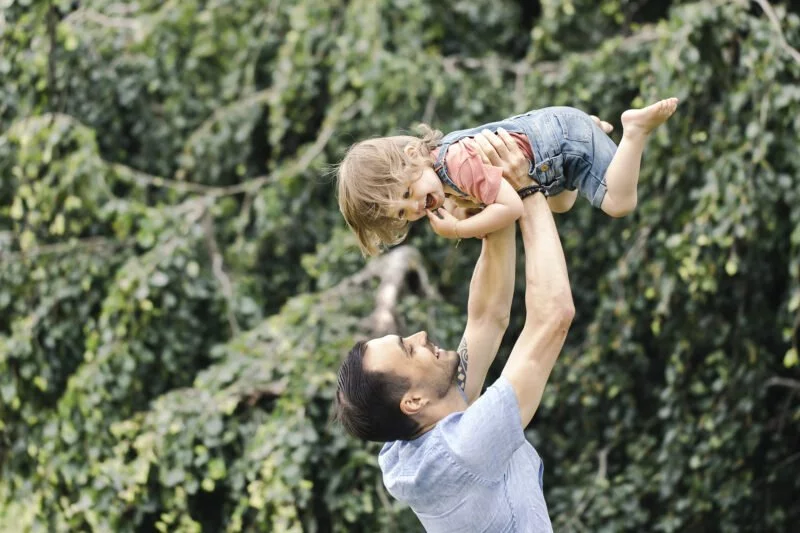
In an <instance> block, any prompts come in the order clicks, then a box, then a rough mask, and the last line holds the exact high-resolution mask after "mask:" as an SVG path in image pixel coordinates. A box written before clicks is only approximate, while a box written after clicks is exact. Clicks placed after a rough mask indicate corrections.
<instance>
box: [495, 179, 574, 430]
mask: <svg viewBox="0 0 800 533" xmlns="http://www.w3.org/2000/svg"><path fill="white" fill-rule="evenodd" d="M519 225H520V231H521V232H522V242H523V244H524V247H525V308H526V315H525V326H524V327H523V328H522V333H520V336H519V338H518V339H517V342H516V343H515V344H514V348H513V349H512V350H511V355H509V357H508V362H507V363H506V366H505V367H504V368H503V373H502V376H503V377H504V378H506V379H507V380H508V381H509V382H510V383H511V386H512V387H513V389H514V392H515V393H516V396H517V402H518V403H519V410H520V418H521V420H522V427H525V426H527V425H528V423H529V422H530V421H531V419H532V418H533V415H534V414H535V413H536V409H537V408H538V407H539V403H540V402H541V399H542V393H543V392H544V388H545V385H546V384H547V379H548V378H549V377H550V372H551V371H552V370H553V366H554V365H555V362H556V359H557V358H558V354H559V353H560V352H561V348H562V347H563V346H564V340H565V339H566V338H567V331H568V330H569V326H570V324H571V323H572V318H573V317H574V316H575V305H574V304H573V302H572V291H571V290H570V286H569V278H568V276H567V265H566V261H565V260H564V251H563V250H562V248H561V241H560V240H559V238H558V232H557V231H556V225H555V222H554V221H553V215H552V213H551V212H550V208H549V207H548V205H547V200H546V199H545V197H544V195H542V194H541V193H538V192H537V193H534V194H533V195H531V196H528V197H527V198H525V199H524V200H523V212H522V217H521V218H520V221H519Z"/></svg>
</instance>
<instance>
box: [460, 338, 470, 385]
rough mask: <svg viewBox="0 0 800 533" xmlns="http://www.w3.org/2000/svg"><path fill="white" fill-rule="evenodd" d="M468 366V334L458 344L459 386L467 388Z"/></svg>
mask: <svg viewBox="0 0 800 533" xmlns="http://www.w3.org/2000/svg"><path fill="white" fill-rule="evenodd" d="M467 366H469V354H468V353H467V336H466V335H464V336H463V337H461V342H460V343H459V345H458V381H457V383H458V386H459V387H461V390H465V388H466V386H467Z"/></svg>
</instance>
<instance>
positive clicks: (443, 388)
mask: <svg viewBox="0 0 800 533" xmlns="http://www.w3.org/2000/svg"><path fill="white" fill-rule="evenodd" d="M458 366H459V359H458V357H454V358H453V368H452V369H451V371H450V374H449V375H445V376H442V380H441V381H440V382H438V383H436V385H435V389H436V394H437V396H438V397H439V399H442V398H444V397H445V396H447V393H448V392H450V389H451V388H453V385H456V384H457V383H458ZM456 386H457V385H456Z"/></svg>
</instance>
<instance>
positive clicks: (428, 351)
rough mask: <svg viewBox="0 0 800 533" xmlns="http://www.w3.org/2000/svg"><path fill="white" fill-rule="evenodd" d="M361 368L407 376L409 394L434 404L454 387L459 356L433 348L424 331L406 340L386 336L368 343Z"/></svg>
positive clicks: (396, 336) (436, 347)
mask: <svg viewBox="0 0 800 533" xmlns="http://www.w3.org/2000/svg"><path fill="white" fill-rule="evenodd" d="M364 368H365V370H368V371H370V372H386V373H389V372H391V373H393V374H396V375H399V376H402V377H406V378H408V380H409V382H410V384H411V386H410V387H409V393H411V394H417V395H420V396H422V397H424V398H426V399H428V400H431V401H436V400H439V399H441V398H443V397H444V396H445V395H446V394H447V392H448V391H449V390H450V389H451V388H452V387H453V386H456V385H455V383H456V375H457V373H458V354H457V353H456V352H453V351H448V350H444V349H441V348H439V347H438V346H436V345H435V344H434V343H433V342H431V341H430V339H429V338H428V334H427V332H425V331H420V332H417V333H415V334H413V335H410V336H408V337H400V336H398V335H386V336H385V337H381V338H379V339H372V340H371V341H369V342H368V343H367V348H366V351H365V352H364Z"/></svg>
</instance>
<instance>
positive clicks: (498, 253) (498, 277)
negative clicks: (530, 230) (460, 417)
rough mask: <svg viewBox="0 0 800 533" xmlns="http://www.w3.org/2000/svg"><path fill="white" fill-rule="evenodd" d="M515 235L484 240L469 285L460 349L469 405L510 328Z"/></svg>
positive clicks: (511, 230) (502, 233)
mask: <svg viewBox="0 0 800 533" xmlns="http://www.w3.org/2000/svg"><path fill="white" fill-rule="evenodd" d="M514 235H515V227H514V224H511V225H510V226H507V227H505V228H503V229H501V230H498V231H496V232H494V233H492V234H491V235H488V236H487V237H486V238H485V239H483V247H482V248H481V256H480V257H479V258H478V262H477V264H476V265H475V270H474V272H473V273H472V281H471V282H470V284H469V303H468V304H467V327H466V328H465V330H464V336H463V337H462V338H461V342H460V343H459V345H458V356H459V358H460V359H461V366H462V367H463V371H464V372H466V375H462V374H460V375H459V380H460V381H461V382H460V383H459V384H461V385H462V386H463V388H464V393H465V394H466V396H467V403H469V404H471V403H472V402H474V401H475V400H477V399H478V396H480V393H481V389H483V382H484V380H485V379H486V373H487V372H488V371H489V367H490V366H491V364H492V361H494V358H495V355H497V350H498V349H499V348H500V343H501V342H502V340H503V334H504V333H505V332H506V328H507V327H508V320H509V315H510V313H511V300H512V298H513V296H514V270H515V268H514V267H515V264H516V246H515V244H516V243H515V241H514ZM462 376H463V378H462ZM464 378H465V379H464ZM464 381H465V382H464Z"/></svg>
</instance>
